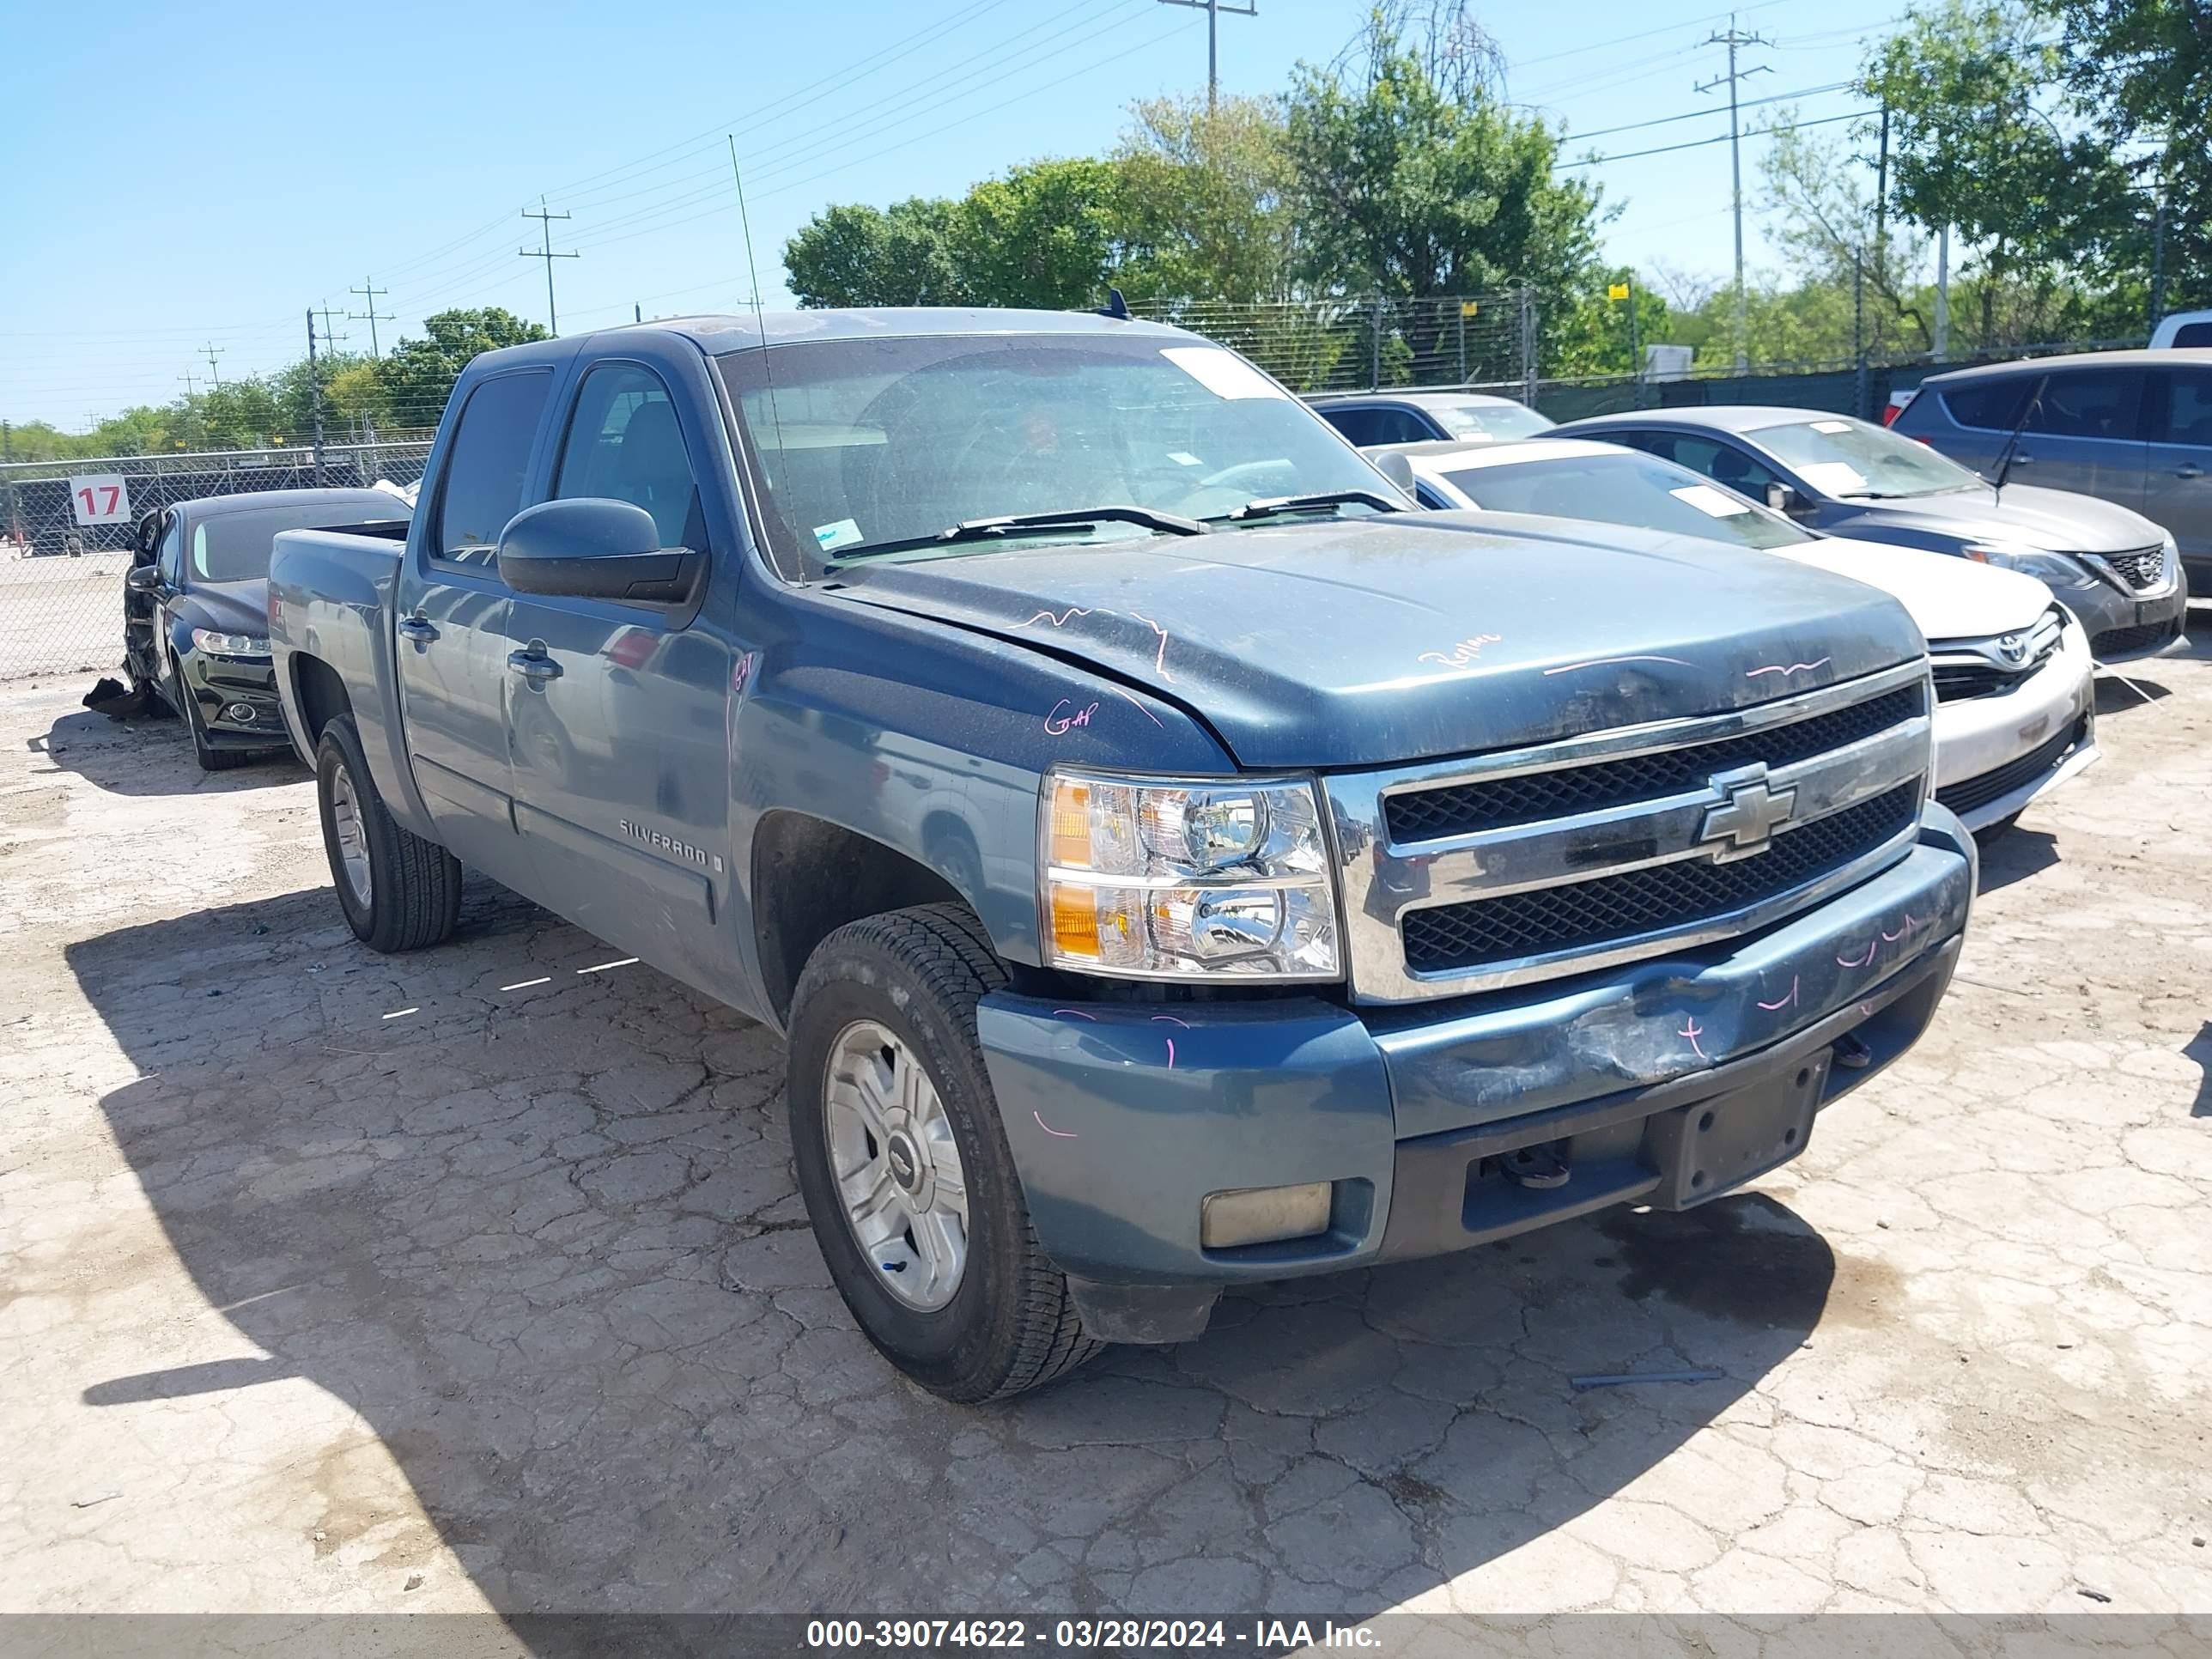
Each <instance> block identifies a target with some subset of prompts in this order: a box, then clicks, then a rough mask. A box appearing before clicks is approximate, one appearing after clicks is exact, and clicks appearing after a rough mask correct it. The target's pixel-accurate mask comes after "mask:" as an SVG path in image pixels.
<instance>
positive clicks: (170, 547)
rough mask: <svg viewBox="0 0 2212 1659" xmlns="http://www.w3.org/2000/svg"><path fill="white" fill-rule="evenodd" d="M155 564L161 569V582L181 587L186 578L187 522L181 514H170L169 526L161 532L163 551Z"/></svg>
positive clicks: (156, 555) (156, 556) (155, 559)
mask: <svg viewBox="0 0 2212 1659" xmlns="http://www.w3.org/2000/svg"><path fill="white" fill-rule="evenodd" d="M154 562H155V564H156V565H158V566H160V567H161V580H163V581H165V582H167V584H168V585H169V586H172V587H175V586H179V585H180V584H181V583H182V582H183V580H184V577H185V520H184V518H183V515H182V514H180V513H171V514H169V522H168V525H167V527H166V528H165V529H164V530H163V531H162V532H161V551H160V552H159V553H157V554H155V557H154Z"/></svg>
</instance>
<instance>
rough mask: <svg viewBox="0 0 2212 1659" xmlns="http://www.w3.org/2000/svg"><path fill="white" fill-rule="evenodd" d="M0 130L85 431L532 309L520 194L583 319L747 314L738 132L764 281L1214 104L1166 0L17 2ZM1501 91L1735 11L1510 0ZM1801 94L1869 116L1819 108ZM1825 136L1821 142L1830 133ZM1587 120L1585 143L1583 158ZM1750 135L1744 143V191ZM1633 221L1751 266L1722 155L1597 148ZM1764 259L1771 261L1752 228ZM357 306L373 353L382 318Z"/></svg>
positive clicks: (11, 232) (1324, 24) (537, 285)
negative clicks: (873, 232)
mask: <svg viewBox="0 0 2212 1659" xmlns="http://www.w3.org/2000/svg"><path fill="white" fill-rule="evenodd" d="M1258 3H1259V7H1260V14H1261V15H1259V16H1258V17H1256V18H1252V17H1236V16H1225V17H1224V18H1223V19H1222V21H1221V37H1222V40H1221V61H1222V85H1223V89H1224V90H1225V92H1231V93H1237V92H1252V93H1263V92H1273V91H1277V90H1279V89H1280V88H1282V87H1283V86H1284V85H1285V83H1286V82H1287V80H1288V77H1289V75H1290V72H1291V66H1292V65H1293V64H1295V63H1297V61H1298V60H1299V59H1301V58H1305V59H1309V60H1313V61H1326V60H1327V59H1328V58H1331V57H1333V56H1334V54H1335V52H1337V50H1338V49H1339V48H1340V46H1342V45H1343V44H1344V42H1345V41H1346V40H1347V39H1348V38H1349V37H1350V36H1351V35H1352V33H1353V32H1354V30H1355V28H1356V27H1357V26H1358V21H1359V19H1360V17H1361V16H1362V15H1364V0H1258ZM1904 3H1905V0H1832V3H1829V4H1826V5H1822V6H1819V7H1814V6H1809V5H1808V4H1806V3H1804V0H1787V3H1785V0H1765V3H1750V4H1746V5H1744V6H1742V7H1741V8H1740V13H1741V19H1740V21H1741V24H1742V26H1743V27H1746V28H1754V29H1757V30H1759V31H1760V32H1761V33H1765V34H1766V35H1768V36H1769V37H1771V39H1772V40H1774V42H1775V45H1774V46H1771V47H1769V48H1761V49H1758V50H1755V51H1753V52H1749V53H1747V55H1746V58H1745V62H1746V63H1747V64H1752V63H1763V64H1766V65H1768V66H1769V67H1770V72H1769V73H1765V74H1761V75H1759V76H1755V77H1754V78H1753V79H1752V80H1750V81H1748V82H1747V83H1746V85H1745V88H1744V94H1743V95H1744V96H1745V98H1746V99H1747V100H1748V99H1752V98H1766V97H1772V96H1773V95H1775V94H1787V93H1792V92H1796V91H1798V90H1800V89H1802V88H1815V87H1822V86H1826V85H1828V84H1829V83H1832V82H1838V81H1842V80H1844V79H1845V78H1846V77H1848V76H1850V74H1851V72H1852V70H1853V69H1854V68H1855V67H1856V65H1857V62H1858V59H1859V57H1860V53H1861V45H1860V42H1861V40H1863V39H1864V38H1865V37H1867V36H1869V35H1873V34H1879V33H1881V32H1882V30H1883V28H1884V27H1885V26H1886V25H1887V23H1888V22H1889V21H1890V20H1891V19H1892V18H1893V17H1894V16H1895V15H1897V14H1898V13H1899V12H1900V11H1901V10H1902V9H1903V5H1904ZM13 13H14V15H13V17H12V19H11V21H9V25H8V28H7V39H8V47H9V54H8V55H9V62H10V64H11V68H12V72H11V74H10V75H9V97H8V104H7V108H6V111H5V114H4V116H0V123H4V125H3V126H0V131H4V132H5V134H6V137H5V139H4V146H5V151H4V160H0V226H4V227H5V228H6V235H7V241H6V244H5V245H4V246H0V416H7V417H9V418H12V419H15V420H18V421H21V420H27V419H32V418H39V417H43V418H48V419H52V420H53V421H55V422H57V423H58V424H59V425H61V426H63V427H64V428H68V429H72V430H82V429H83V428H84V427H85V426H86V425H87V424H88V422H89V421H90V420H91V419H93V418H95V417H98V416H105V415H106V414H109V413H112V412H113V411H114V410H117V409H118V408H120V407H122V406H124V405H125V404H133V403H151V402H165V401H167V399H168V398H171V397H173V396H174V395H175V394H176V393H177V392H179V391H181V390H182V389H183V387H184V384H185V383H184V381H183V380H182V379H181V378H180V377H181V376H183V375H185V374H187V373H190V374H192V375H193V376H194V377H195V383H202V382H204V380H205V377H206V374H207V372H208V364H207V362H206V358H205V355H204V351H203V350H202V349H201V348H202V347H203V346H204V345H205V344H207V343H212V344H213V345H215V346H216V348H217V349H218V355H217V357H216V366H217V368H218V369H219V370H220V372H221V373H222V374H223V375H224V376H225V377H226V378H228V377H234V376H237V375H240V374H247V373H252V372H255V371H258V370H264V369H267V368H274V367H276V366H279V365H281V364H282V363H283V362H287V361H289V360H290V359H292V358H294V357H296V356H299V355H300V354H301V351H302V349H304V346H305V337H304V334H305V322H304V313H305V311H306V309H307V307H309V306H320V305H323V304H328V305H329V306H330V307H331V308H332V310H333V311H334V312H337V313H344V312H346V311H360V310H362V309H363V308H364V301H362V299H361V298H360V297H359V296H358V295H353V294H350V293H349V292H348V289H351V288H356V287H359V286H362V284H364V283H368V282H370V281H371V280H372V279H373V280H374V283H375V285H376V286H377V287H379V288H385V289H390V290H391V292H390V294H389V295H387V296H383V297H380V299H379V300H378V301H377V308H378V309H379V310H380V311H387V312H391V313H396V320H395V321H390V322H381V323H380V324H379V325H378V328H379V331H380V334H381V337H382V339H383V341H384V343H386V345H388V344H389V343H390V342H391V341H392V339H393V338H394V337H395V336H396V334H397V333H398V332H399V331H414V330H416V328H417V325H418V324H419V322H420V320H421V319H422V317H423V316H424V315H425V314H427V313H430V312H433V311H437V310H441V309H443V308H445V307H449V306H456V305H470V306H473V305H502V306H506V307H509V308H510V309H512V310H514V311H516V312H519V313H522V314H524V315H526V316H529V317H532V318H535V319H538V320H540V321H543V320H544V316H545V281H544V265H543V264H542V263H539V262H537V261H532V260H526V259H523V258H519V257H517V252H516V250H517V249H518V248H519V247H520V246H523V245H524V244H525V243H526V242H527V243H530V244H532V245H535V244H536V243H537V241H538V224H537V223H536V222H534V221H531V220H526V219H524V218H522V217H521V216H520V210H521V208H522V207H523V206H524V205H525V204H535V203H536V201H537V199H538V197H539V195H540V194H541V193H543V194H544V196H545V197H546V198H547V201H548V204H549V205H550V207H551V208H552V209H553V210H556V211H557V210H567V211H569V212H571V213H572V214H573V215H574V217H573V218H572V219H570V220H568V222H556V223H555V225H554V227H553V229H554V246H555V247H556V248H557V249H575V250H578V251H579V252H580V253H581V255H582V257H581V258H576V259H564V260H562V261H560V262H559V263H558V264H557V266H556V270H555V273H554V274H555V280H556V283H558V284H559V301H560V321H561V325H562V331H563V332H570V331H575V330H577V329H579V328H581V327H586V326H588V325H593V324H606V323H612V322H617V321H622V320H626V319H628V318H629V315H630V310H631V307H632V305H633V304H641V305H642V306H643V307H644V309H645V312H646V314H647V316H651V315H653V314H655V313H662V314H665V313H672V312H677V311H702V310H726V309H732V308H736V307H741V306H743V305H744V303H746V301H747V296H748V295H749V293H750V285H749V283H748V282H747V280H746V277H745V274H744V272H745V259H744V243H743V240H742V238H741V236H740V234H739V230H738V215H737V213H736V211H735V210H734V202H733V197H732V191H731V189H730V184H729V173H728V150H727V149H726V144H725V143H724V139H723V134H724V133H725V132H727V131H734V132H735V133H736V134H737V140H738V154H739V156H740V158H741V159H742V160H743V161H744V166H745V169H746V183H747V189H748V191H749V193H750V203H751V210H752V221H753V226H752V228H753V238H754V243H755V246H756V249H757V252H758V255H759V260H760V273H761V283H762V288H763V296H764V298H765V300H766V301H767V303H769V304H770V305H775V304H777V303H779V302H780V301H782V300H783V299H784V297H785V295H784V292H783V289H782V277H783V269H782V260H781V249H782V246H783V243H784V240H785V239H786V238H787V236H789V235H790V234H791V233H792V232H793V230H794V229H795V228H797V227H798V226H799V225H801V224H803V223H804V222H805V221H806V219H807V218H808V217H809V216H811V214H813V213H814V212H815V211H817V210H819V209H820V208H822V207H823V206H824V205H826V204H829V203H831V202H836V201H855V200H858V201H869V202H875V203H884V202H889V201H892V200H896V199H897V198H899V197H905V196H910V195H915V194H948V193H957V191H961V190H963V189H964V188H965V187H966V186H967V185H969V184H970V183H971V182H973V181H974V180H975V179H979V178H981V177H984V176H986V175H987V174H989V173H994V172H996V171H998V170H999V169H1000V168H1002V167H1006V165H1008V164H1009V163H1011V162H1014V161H1024V160H1029V159H1032V158H1035V157H1039V156H1045V155H1082V154H1095V153H1098V152H1100V151H1102V150H1103V149H1105V148H1106V147H1108V146H1109V145H1110V144H1111V143H1112V142H1113V140H1114V137H1115V135H1116V133H1117V132H1118V131H1120V130H1121V127H1122V125H1124V120H1125V112H1126V110H1127V106H1128V104H1129V102H1130V101H1131V100H1133V99H1136V98H1140V97H1145V96H1148V95H1152V94H1158V93H1167V92H1179V91H1181V92H1188V91H1196V90H1201V89H1202V88H1203V86H1204V82H1205V74H1206V24H1205V16H1204V14H1203V13H1202V12H1197V11H1192V10H1187V9H1181V8H1178V7H1171V6H1166V5H1162V4H1159V3H1157V0H1073V3H1071V0H905V3H894V0H841V3H837V4H835V5H819V4H799V5H781V6H769V5H766V4H763V3H759V0H738V3H736V4H727V3H724V4H708V3H702V0H625V3H623V4H619V5H607V4H594V5H588V6H586V5H577V4H573V3H565V0H531V3H528V4H524V3H519V0H443V3H437V4H431V3H425V0H388V3H380V4H372V5H368V6H362V7H357V8H337V7H325V8H313V9H307V10H300V9H289V10H288V9H282V8H279V9H268V8H261V9H254V8H241V7H234V6H226V7H222V8H206V7H191V8H186V7H179V6H175V5H173V4H166V3H154V4H149V3H128V0H126V3H124V4H121V5H118V6H113V7H109V8H106V9H102V11H101V12H100V19H99V22H98V24H97V26H96V27H95V26H93V25H90V24H88V23H87V21H85V19H84V17H83V16H82V15H81V14H80V13H78V12H77V11H76V10H74V9H70V8H67V7H62V6H52V5H46V6H36V5H32V4H28V3H24V4H19V5H17V6H15V8H13ZM1483 15H1484V21H1485V22H1486V26H1487V27H1489V28H1490V29H1491V30H1492V33H1494V34H1495V35H1496V36H1497V37H1498V40H1499V41H1500V43H1501V44H1502V45H1503V46H1504V49H1505V52H1506V54H1507V58H1508V61H1509V65H1510V75H1509V84H1508V88H1507V91H1508V95H1509V97H1510V98H1511V99H1513V100H1516V101H1520V102H1524V103H1527V104H1530V105H1533V106H1538V107H1540V108H1541V110H1542V111H1544V112H1546V113H1547V115H1548V116H1550V117H1551V118H1554V119H1559V120H1565V121H1566V122H1567V123H1568V124H1569V125H1570V127H1571V131H1572V132H1573V133H1577V134H1582V133H1589V134H1593V135H1595V134H1598V133H1599V132H1600V130H1601V129H1608V128H1614V127H1619V126H1621V125H1626V124H1630V123H1636V122H1645V121H1652V120H1655V119H1656V118H1662V117H1668V116H1673V115H1676V114H1679V113H1680V112H1684V111H1688V110H1693V109H1698V108H1701V107H1707V106H1710V107H1712V108H1714V109H1717V110H1722V111H1723V113H1720V114H1715V115H1709V116H1706V117H1704V118H1699V119H1696V120H1685V121H1678V122H1673V123H1671V124H1668V125H1656V126H1652V127H1649V128H1645V129H1644V130H1641V131H1630V132H1619V133H1612V134H1607V135H1606V136H1601V137H1592V138H1591V139H1590V140H1589V146H1588V147H1589V148H1594V149H1599V150H1601V151H1612V152H1619V151H1625V150H1630V149H1649V148H1652V147H1655V146H1659V145H1666V144H1674V143H1685V142H1686V141H1689V140H1692V139H1696V138H1701V137H1711V136H1712V135H1715V134H1718V133H1724V132H1725V131H1726V117H1725V113H1724V108H1725V105H1724V100H1723V99H1721V98H1717V97H1713V96H1700V95H1699V94H1698V93H1697V92H1696V91H1695V90H1694V89H1693V88H1694V87H1695V84H1696V82H1699V81H1701V80H1705V79H1707V78H1710V77H1711V76H1713V75H1715V74H1717V73H1718V72H1719V71H1720V70H1722V69H1723V67H1724V59H1723V53H1722V52H1721V50H1720V49H1719V48H1717V47H1714V46H1704V45H1702V44H1700V43H1701V42H1703V41H1704V40H1705V37H1706V36H1707V35H1708V34H1709V33H1711V31H1712V30H1713V29H1714V28H1715V27H1718V26H1720V25H1722V24H1723V23H1724V22H1725V21H1726V14H1725V12H1723V11H1720V10H1717V9H1716V8H1715V6H1714V4H1713V0H1641V3H1637V4H1633V5H1630V4H1621V3H1610V0H1608V3H1599V4H1595V5H1592V4H1582V5H1569V4H1556V3H1553V4H1528V3H1513V4H1506V3H1499V4H1497V5H1494V6H1492V7H1491V8H1489V9H1488V10H1487V11H1486V13H1484V14H1483ZM1798 101H1799V105H1800V109H1801V113H1802V115H1803V116H1805V117H1807V118H1812V117H1818V116H1823V115H1831V114H1838V113H1842V112H1845V111H1848V110H1850V109H1851V108H1853V107H1855V106H1856V101H1857V100H1854V99H1852V97H1851V96H1850V94H1849V93H1847V92H1827V93H1822V94H1817V95H1812V96H1807V97H1804V98H1802V99H1801V100H1798ZM1843 130H1844V129H1842V128H1841V127H1838V128H1835V129H1832V131H1843ZM1583 149H1584V144H1583V142H1582V141H1580V140H1571V143H1570V151H1571V154H1574V155H1579V154H1581V153H1582V151H1583ZM1756 154H1757V151H1756V149H1755V148H1754V146H1753V145H1751V144H1747V145H1746V147H1745V167H1746V177H1747V197H1750V195H1751V193H1752V191H1751V184H1750V181H1751V180H1752V179H1753V176H1754V175H1753V162H1754V160H1755V156H1756ZM1595 176H1596V177H1597V178H1598V179H1599V180H1600V181H1601V183H1602V184H1603V185H1604V188H1605V192H1606V195H1607V199H1608V200H1610V201H1613V202H1616V203H1623V204H1626V212H1625V213H1624V214H1623V216H1621V217H1620V219H1619V220H1618V221H1616V222H1614V224H1613V226H1612V227H1611V228H1609V230H1608V232H1607V242H1608V246H1609V248H1610V251H1611V252H1612V253H1613V257H1615V258H1620V259H1623V260H1627V261H1632V262H1635V263H1637V264H1649V263H1650V261H1652V260H1653V259H1655V258H1656V259H1660V260H1663V261H1665V262H1666V263H1667V264H1670V265H1673V266H1674V267H1677V268H1680V269H1686V270H1703V271H1706V272H1710V273H1714V274H1720V273H1723V272H1725V271H1726V270H1727V269H1728V267H1729V260H1730V252H1729V219H1728V200H1729V169H1728V147H1727V145H1726V144H1725V143H1721V144H1713V145H1709V146H1707V147H1705V148H1702V149H1684V150H1679V151H1675V152H1673V153H1670V154H1664V155H1650V156H1645V157H1642V158H1639V159H1627V160H1620V161H1611V162H1608V163H1607V164H1606V165H1604V166H1602V167H1598V168H1596V169H1595ZM1747 234H1749V235H1750V238H1751V245H1750V257H1751V260H1752V264H1753V267H1754V268H1756V267H1758V266H1759V264H1762V263H1764V262H1765V259H1766V254H1765V248H1764V245H1763V243H1762V241H1761V240H1759V236H1758V234H1757V229H1756V224H1755V222H1753V226H1752V228H1751V229H1750V230H1749V232H1747ZM338 326H339V327H340V328H341V329H342V330H343V331H345V333H346V334H347V336H348V339H347V344H348V346H349V348H364V349H365V348H366V347H367V345H368V324H366V323H365V322H360V321H353V322H347V321H345V320H343V316H342V315H341V317H340V319H339V322H338Z"/></svg>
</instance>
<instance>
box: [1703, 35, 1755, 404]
mask: <svg viewBox="0 0 2212 1659" xmlns="http://www.w3.org/2000/svg"><path fill="white" fill-rule="evenodd" d="M1705 44H1706V45H1707V46H1726V47H1727V48H1728V62H1729V66H1728V73H1727V74H1726V75H1717V76H1714V77H1713V78H1712V79H1711V80H1710V81H1706V82H1702V83H1701V84H1700V85H1699V88H1698V90H1699V92H1711V90H1712V89H1713V88H1715V87H1717V86H1721V85H1723V84H1725V85H1726V86H1727V87H1728V94H1729V177H1730V179H1731V180H1732V184H1731V185H1730V201H1731V204H1732V206H1733V208H1734V211H1735V366H1736V368H1738V369H1741V368H1745V367H1746V366H1747V364H1748V362H1749V361H1750V359H1749V358H1748V356H1747V355H1746V352H1745V338H1746V337H1747V335H1748V334H1749V333H1750V331H1751V324H1750V319H1749V315H1748V313H1747V309H1746V307H1745V301H1744V295H1743V131H1742V128H1741V125H1740V124H1739V123H1738V121H1737V118H1736V87H1737V84H1738V83H1739V82H1743V81H1747V80H1749V79H1750V78H1751V77H1752V76H1754V75H1765V73H1767V68H1766V65H1765V64H1754V65H1753V66H1752V67H1751V68H1750V69H1743V70H1740V69H1738V68H1737V67H1736V53H1737V52H1740V51H1741V50H1742V49H1743V48H1744V47H1746V46H1772V45H1773V44H1774V43H1773V42H1772V41H1771V40H1768V39H1767V38H1766V37H1765V35H1763V34H1759V33H1745V32H1744V31H1743V30H1741V29H1740V28H1738V27H1736V26H1735V13H1734V12H1730V13H1729V26H1728V27H1727V29H1726V30H1725V31H1716V32H1715V33H1712V34H1711V35H1710V36H1709V37H1707V39H1706V40H1705Z"/></svg>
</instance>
